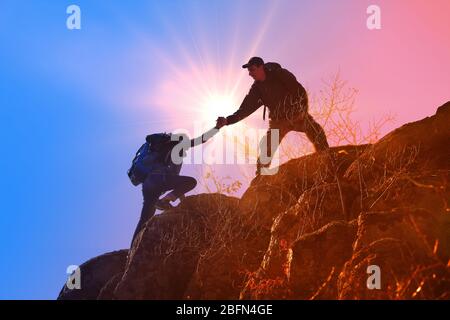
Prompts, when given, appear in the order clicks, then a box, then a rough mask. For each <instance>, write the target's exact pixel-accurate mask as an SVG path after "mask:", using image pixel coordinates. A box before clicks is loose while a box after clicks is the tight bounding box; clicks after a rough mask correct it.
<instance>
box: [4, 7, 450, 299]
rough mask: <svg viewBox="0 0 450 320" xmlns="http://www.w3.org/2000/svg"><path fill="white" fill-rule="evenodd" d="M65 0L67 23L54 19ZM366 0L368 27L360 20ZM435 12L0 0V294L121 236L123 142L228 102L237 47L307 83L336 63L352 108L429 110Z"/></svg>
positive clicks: (256, 119) (224, 109)
mask: <svg viewBox="0 0 450 320" xmlns="http://www.w3.org/2000/svg"><path fill="white" fill-rule="evenodd" d="M71 4H77V5H79V6H80V8H81V12H82V29H81V30H73V31H70V30H68V29H67V28H66V18H67V16H68V15H67V14H66V8H67V6H69V5H71ZM370 4H377V5H379V6H380V8H381V24H382V28H381V30H374V31H370V30H368V29H367V27H366V19H367V14H366V8H367V7H368V6H369V5H370ZM449 15H450V1H448V0H432V1H425V0H408V1H406V0H402V1H400V0H394V1H378V0H375V1H372V0H371V1H365V0H342V1H331V0H321V1H297V0H295V1H294V0H292V1H288V0H285V1H256V0H245V1H229V0H226V1H200V0H196V1H188V0H183V1H167V2H166V1H164V2H163V1H138V0H136V1H133V2H132V3H125V2H124V1H119V0H103V1H100V0H98V1H87V0H85V1H81V0H74V1H62V0H58V1H43V0H39V1H37V0H34V1H31V0H27V1H24V0H2V1H1V2H0V115H1V117H0V120H1V127H0V133H1V146H2V150H3V151H2V157H1V160H0V164H1V166H0V168H1V175H2V178H1V199H2V200H1V203H0V206H1V207H0V212H1V216H0V228H1V229H0V256H1V257H2V259H1V265H0V277H1V278H0V298H1V299H54V298H56V297H57V294H58V292H59V290H60V288H61V286H62V285H63V284H64V282H65V280H66V268H67V266H69V265H71V264H81V263H83V262H84V261H86V260H88V259H90V258H92V257H95V256H97V255H99V254H102V253H106V252H109V251H113V250H118V249H122V248H126V247H128V245H129V242H130V239H131V236H132V233H133V231H134V227H135V226H136V223H137V221H138V218H139V214H140V209H141V205H142V196H141V191H140V189H139V188H135V187H133V186H132V185H131V184H130V182H129V181H128V179H127V176H126V170H127V169H128V167H129V164H130V161H131V158H132V156H133V154H134V152H135V151H136V149H137V147H139V146H140V144H141V143H142V142H143V139H144V137H145V135H146V134H148V133H151V132H159V131H173V130H175V129H181V128H182V129H186V130H188V131H191V132H193V131H192V130H193V127H194V123H195V122H196V121H197V122H201V123H203V124H204V125H205V127H208V126H212V125H213V124H214V119H215V117H217V116H220V115H222V116H226V115H228V114H229V113H230V112H233V111H234V110H235V109H236V108H237V107H238V105H239V103H240V101H241V99H242V98H243V96H244V95H245V93H246V92H247V90H248V88H249V85H250V84H251V80H250V78H249V77H248V76H247V74H246V72H245V70H242V69H241V68H240V66H241V65H242V63H243V62H245V61H246V60H248V58H249V57H250V56H252V55H259V56H262V57H264V58H265V59H266V60H267V61H277V62H280V63H281V64H282V65H283V66H285V67H286V68H287V69H289V70H290V71H292V72H293V73H294V74H295V75H296V76H297V78H298V79H299V80H300V81H301V82H302V83H303V84H304V85H305V86H306V87H307V88H308V90H309V92H310V94H314V93H317V92H318V91H319V90H320V89H321V88H322V87H323V80H324V79H327V78H328V77H330V76H332V75H334V74H335V73H336V72H337V71H339V72H340V75H341V77H342V78H343V79H344V80H346V81H348V84H349V85H350V86H352V87H355V88H357V89H358V95H357V97H356V101H355V106H356V108H357V110H356V112H355V115H354V116H355V119H358V120H360V121H362V122H363V123H365V122H368V121H370V120H373V119H376V118H377V117H379V116H380V115H384V114H387V113H391V114H393V115H395V117H396V118H395V122H394V123H391V124H389V126H388V127H386V128H385V129H384V130H385V132H388V131H389V130H390V129H392V128H395V127H397V126H399V125H401V124H403V123H405V122H410V121H414V120H418V119H421V118H423V117H426V116H429V115H432V114H434V112H435V110H436V108H437V107H438V106H440V105H442V104H443V103H444V102H446V101H448V100H450V59H449V57H450V41H449V39H450V19H449V18H448V17H449ZM261 117H262V110H261V109H260V110H258V111H257V112H256V113H255V114H254V115H252V116H251V117H250V118H249V119H248V120H246V121H245V123H247V124H249V125H252V126H259V127H261V128H263V127H264V126H266V125H267V123H266V124H264V123H263V122H262V120H261ZM198 167H199V166H194V165H185V166H184V167H183V171H182V173H184V174H192V175H194V176H196V177H197V178H198V177H199V174H201V170H202V168H201V167H200V169H199V168H198ZM253 169H254V168H253V167H252V170H253ZM199 170H200V171H199ZM220 170H222V171H220V172H221V174H229V175H231V176H232V175H233V174H234V173H235V172H236V171H235V168H234V169H231V168H230V171H229V172H227V171H226V170H227V169H226V168H225V169H224V168H221V169H220ZM224 170H225V171H224ZM199 172H200V173H199ZM200 191H201V187H200V186H199V187H197V188H196V189H195V190H194V191H193V192H192V193H193V194H195V193H198V192H200Z"/></svg>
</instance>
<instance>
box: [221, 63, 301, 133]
mask: <svg viewBox="0 0 450 320" xmlns="http://www.w3.org/2000/svg"><path fill="white" fill-rule="evenodd" d="M264 69H265V72H266V79H265V80H264V81H255V82H254V83H253V85H252V87H251V88H250V91H249V92H248V94H247V95H246V96H245V98H244V100H243V101H242V104H241V106H240V107H239V109H238V110H237V111H236V112H235V113H234V114H232V115H231V116H228V117H227V124H233V123H236V122H238V121H240V120H242V119H244V118H246V117H248V116H249V115H251V114H252V113H253V112H255V111H256V110H257V109H258V108H259V107H261V106H262V105H264V106H265V107H267V108H268V109H269V118H270V119H276V120H285V119H286V120H287V119H292V118H293V117H295V116H296V115H298V114H299V113H300V112H304V111H307V108H308V97H307V94H306V90H305V88H303V86H302V85H301V84H300V83H299V82H298V81H297V79H296V78H295V76H294V75H293V74H292V73H291V72H289V71H288V70H286V69H283V68H282V67H281V66H280V64H278V63H274V62H269V63H266V64H265V65H264ZM264 111H265V110H264Z"/></svg>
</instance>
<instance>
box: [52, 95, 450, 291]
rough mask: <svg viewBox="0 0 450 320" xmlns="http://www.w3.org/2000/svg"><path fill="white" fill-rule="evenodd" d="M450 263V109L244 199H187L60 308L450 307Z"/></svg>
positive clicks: (91, 264) (314, 161) (103, 259)
mask: <svg viewBox="0 0 450 320" xmlns="http://www.w3.org/2000/svg"><path fill="white" fill-rule="evenodd" d="M449 259H450V102H448V103H446V104H445V105H443V106H441V107H439V108H438V111H437V113H436V114H435V115H433V116H431V117H428V118H425V119H423V120H420V121H417V122H414V123H409V124H406V125H404V126H402V127H400V128H398V129H396V130H394V131H392V132H391V133H389V134H387V135H386V136H385V137H383V138H382V139H380V140H379V141H378V142H377V143H375V144H373V145H361V146H341V147H333V148H330V149H329V150H328V151H323V152H319V153H314V154H311V155H307V156H304V157H302V158H299V159H293V160H291V161H289V162H287V163H286V164H284V165H282V166H280V168H279V171H278V173H277V174H276V175H273V176H261V177H259V178H257V179H255V180H253V181H252V183H251V185H250V187H249V188H248V189H247V191H246V192H245V193H244V195H243V196H242V198H241V199H237V198H232V197H227V196H224V195H220V194H200V195H196V196H190V197H187V198H186V199H185V200H184V201H183V202H182V203H181V204H180V205H179V206H178V207H177V208H174V209H171V210H168V211H166V212H164V213H163V214H161V215H159V216H155V217H153V218H151V219H150V220H149V221H148V222H147V224H146V226H145V228H143V230H142V232H141V233H140V234H139V236H138V239H137V241H135V243H134V244H133V247H132V248H130V250H129V251H128V250H123V251H118V252H114V253H110V254H106V255H103V256H100V257H98V258H95V259H92V260H90V261H88V262H86V263H85V264H83V265H82V266H81V270H82V274H83V275H87V276H85V277H84V278H83V277H82V279H83V280H82V288H83V289H82V290H68V289H67V288H63V290H62V291H61V293H60V296H59V297H58V298H59V299H239V298H241V299H450V260H449ZM374 279H376V280H374ZM373 281H375V282H373ZM374 283H377V284H376V285H375V288H373V286H372V285H373V284H374Z"/></svg>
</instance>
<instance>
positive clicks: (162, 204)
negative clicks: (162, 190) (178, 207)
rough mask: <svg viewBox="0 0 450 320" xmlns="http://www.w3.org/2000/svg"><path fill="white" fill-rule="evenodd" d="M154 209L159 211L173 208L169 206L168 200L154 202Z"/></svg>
mask: <svg viewBox="0 0 450 320" xmlns="http://www.w3.org/2000/svg"><path fill="white" fill-rule="evenodd" d="M155 208H156V209H158V210H161V211H164V210H169V209H172V208H173V206H172V205H171V204H170V200H169V199H161V200H158V201H156V203H155Z"/></svg>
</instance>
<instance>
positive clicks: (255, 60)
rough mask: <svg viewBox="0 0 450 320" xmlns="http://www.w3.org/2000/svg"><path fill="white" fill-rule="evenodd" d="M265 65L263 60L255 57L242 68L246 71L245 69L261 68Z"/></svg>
mask: <svg viewBox="0 0 450 320" xmlns="http://www.w3.org/2000/svg"><path fill="white" fill-rule="evenodd" d="M263 64H264V60H263V59H262V58H260V57H253V58H250V60H248V62H247V63H246V64H244V65H243V66H242V68H244V69H245V68H248V67H250V66H253V65H255V66H260V65H263Z"/></svg>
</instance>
